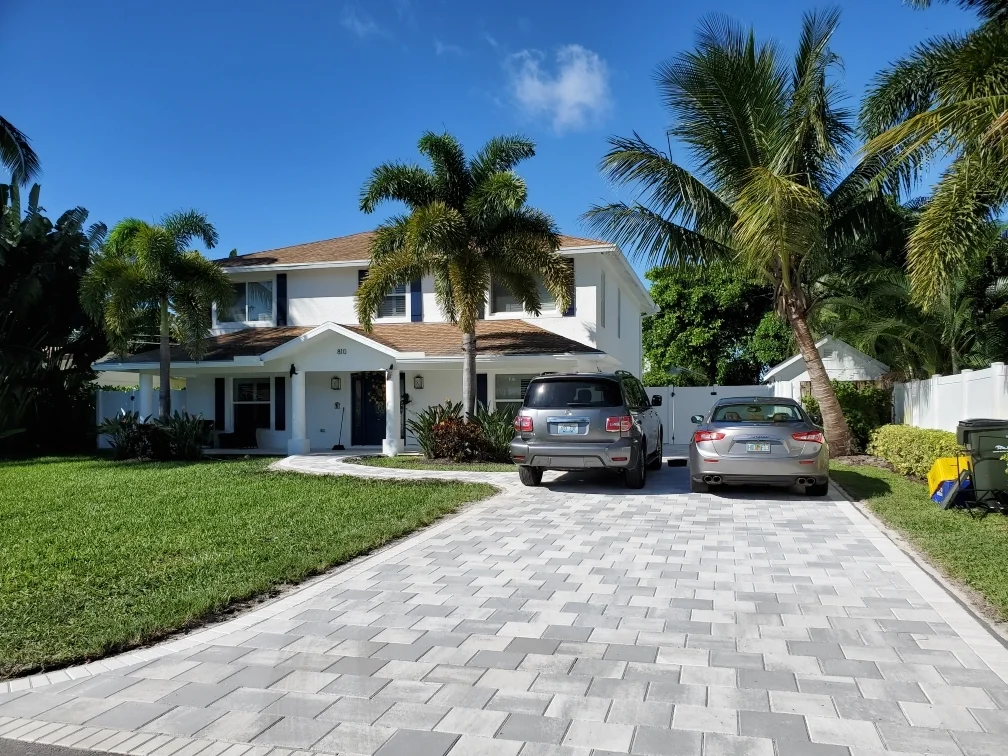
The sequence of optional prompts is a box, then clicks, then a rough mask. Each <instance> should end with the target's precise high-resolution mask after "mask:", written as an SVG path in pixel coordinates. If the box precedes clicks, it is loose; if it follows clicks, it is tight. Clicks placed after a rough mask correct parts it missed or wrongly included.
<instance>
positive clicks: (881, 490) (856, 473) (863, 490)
mask: <svg viewBox="0 0 1008 756" xmlns="http://www.w3.org/2000/svg"><path fill="white" fill-rule="evenodd" d="M830 475H832V476H833V479H834V480H836V482H837V483H839V484H840V485H841V486H843V487H844V489H845V490H846V491H847V493H849V494H850V495H851V496H853V497H854V498H855V499H858V500H859V501H864V500H865V499H871V498H874V497H876V496H885V495H886V494H888V493H892V486H890V485H889V482H888V481H886V480H883V479H882V478H878V477H875V476H874V475H869V474H866V473H864V472H861V471H860V470H856V469H854V468H852V467H842V466H840V465H837V466H835V467H833V468H832V469H831V470H830Z"/></svg>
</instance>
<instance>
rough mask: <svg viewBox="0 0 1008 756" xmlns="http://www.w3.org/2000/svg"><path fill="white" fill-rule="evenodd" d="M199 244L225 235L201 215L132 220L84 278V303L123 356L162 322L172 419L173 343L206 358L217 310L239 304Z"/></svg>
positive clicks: (163, 405)
mask: <svg viewBox="0 0 1008 756" xmlns="http://www.w3.org/2000/svg"><path fill="white" fill-rule="evenodd" d="M196 241H202V242H203V244H204V245H205V246H206V248H207V249H213V247H214V245H215V244H216V243H217V231H216V229H214V227H213V226H212V225H211V224H210V222H209V221H208V220H207V218H206V216H205V215H204V214H203V213H199V212H197V211H195V210H186V211H180V212H175V213H169V214H168V215H166V216H164V217H163V218H162V219H161V220H160V221H159V222H158V223H156V224H153V223H148V222H146V221H142V220H138V219H136V218H126V219H125V220H122V221H120V222H119V223H117V224H116V225H115V226H114V227H113V228H112V230H111V231H110V232H109V235H108V239H107V240H106V242H105V244H104V245H103V247H102V250H101V252H100V253H99V254H97V255H96V256H95V258H94V260H93V261H92V263H91V267H90V268H89V269H88V272H87V274H86V275H85V276H84V278H83V279H82V281H81V288H80V296H81V304H82V305H83V306H84V309H85V311H86V312H87V313H88V314H89V315H90V316H91V317H92V318H93V319H94V320H95V321H96V322H98V323H100V324H101V325H102V327H103V328H104V330H105V333H106V336H107V337H108V341H109V344H110V345H111V346H112V348H113V349H115V350H116V351H117V352H119V353H125V352H126V351H127V350H128V349H129V348H130V346H131V345H133V344H136V343H138V342H143V341H145V340H147V339H150V338H151V336H150V331H149V327H150V324H151V323H156V324H157V327H158V336H157V342H158V348H159V363H160V365H159V367H160V381H161V387H160V392H159V396H158V415H159V417H160V418H161V420H167V419H168V417H169V415H170V414H171V386H170V384H171V379H170V376H171V340H172V339H173V338H174V339H175V340H176V342H177V343H179V344H181V345H182V346H183V348H184V349H185V350H186V351H187V352H188V353H189V354H190V355H192V356H193V357H194V358H196V359H199V357H201V356H202V355H203V353H204V352H205V348H206V336H207V334H208V332H209V330H210V327H211V325H212V323H211V312H212V307H213V306H214V305H216V306H217V307H218V309H219V310H223V309H225V308H228V307H230V306H231V304H232V303H233V301H234V286H233V284H232V282H231V280H230V279H229V278H228V276H227V275H226V274H225V273H224V271H223V270H222V269H221V268H220V266H218V265H217V264H216V263H215V262H213V261H211V260H208V259H207V258H205V257H204V256H203V255H202V254H201V253H200V252H198V251H197V250H193V249H190V246H191V245H192V244H193V243H194V242H196Z"/></svg>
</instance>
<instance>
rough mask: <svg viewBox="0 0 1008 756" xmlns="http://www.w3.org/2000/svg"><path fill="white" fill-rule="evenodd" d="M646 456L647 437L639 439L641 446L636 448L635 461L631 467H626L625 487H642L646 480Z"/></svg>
mask: <svg viewBox="0 0 1008 756" xmlns="http://www.w3.org/2000/svg"><path fill="white" fill-rule="evenodd" d="M646 456H647V439H645V438H642V439H641V448H640V449H638V450H637V463H636V464H635V465H634V466H633V467H628V468H627V470H626V472H625V473H624V476H625V477H626V485H627V488H644V484H645V483H646V482H647V463H646V462H645V461H644V458H645V457H646Z"/></svg>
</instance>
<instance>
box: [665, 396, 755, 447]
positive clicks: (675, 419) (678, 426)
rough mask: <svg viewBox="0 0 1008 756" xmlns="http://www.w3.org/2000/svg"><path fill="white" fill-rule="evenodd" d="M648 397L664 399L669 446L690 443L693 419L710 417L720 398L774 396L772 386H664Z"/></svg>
mask: <svg viewBox="0 0 1008 756" xmlns="http://www.w3.org/2000/svg"><path fill="white" fill-rule="evenodd" d="M647 392H648V396H661V397H662V406H661V407H660V408H658V413H659V416H660V417H661V420H662V427H663V428H664V429H665V443H666V444H688V443H689V440H690V437H691V436H692V435H693V429H694V428H695V427H696V426H695V425H694V424H693V423H692V422H691V421H690V418H691V417H692V416H693V415H706V414H707V411H708V410H709V409H710V408H711V406H712V405H713V404H714V402H716V401H717V400H718V399H723V398H724V397H732V396H772V395H773V392H772V389H771V387H770V386H664V387H658V388H655V387H651V388H648V389H647Z"/></svg>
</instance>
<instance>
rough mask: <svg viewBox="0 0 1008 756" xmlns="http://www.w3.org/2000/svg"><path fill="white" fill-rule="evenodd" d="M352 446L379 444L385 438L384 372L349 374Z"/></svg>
mask: <svg viewBox="0 0 1008 756" xmlns="http://www.w3.org/2000/svg"><path fill="white" fill-rule="evenodd" d="M350 384H351V394H350V404H351V407H350V414H351V416H352V417H353V424H352V426H351V430H350V443H351V444H352V445H353V446H381V443H382V440H383V439H384V438H385V373H381V372H371V373H352V374H351V375H350Z"/></svg>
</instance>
